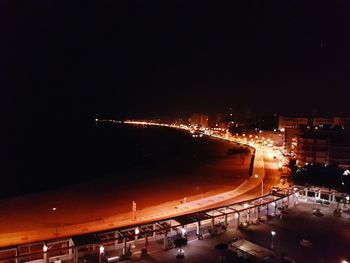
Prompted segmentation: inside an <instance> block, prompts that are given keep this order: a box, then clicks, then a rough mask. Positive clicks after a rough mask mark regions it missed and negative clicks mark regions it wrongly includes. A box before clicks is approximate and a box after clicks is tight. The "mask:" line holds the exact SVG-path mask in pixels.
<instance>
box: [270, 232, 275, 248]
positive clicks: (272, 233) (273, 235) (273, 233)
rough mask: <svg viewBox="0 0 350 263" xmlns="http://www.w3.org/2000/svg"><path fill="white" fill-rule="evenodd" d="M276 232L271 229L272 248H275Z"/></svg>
mask: <svg viewBox="0 0 350 263" xmlns="http://www.w3.org/2000/svg"><path fill="white" fill-rule="evenodd" d="M275 235H276V232H275V231H271V249H273V238H274V237H275Z"/></svg>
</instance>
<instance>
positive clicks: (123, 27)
mask: <svg viewBox="0 0 350 263" xmlns="http://www.w3.org/2000/svg"><path fill="white" fill-rule="evenodd" d="M0 8H1V12H2V14H1V16H0V17H1V18H0V19H1V21H0V22H1V25H2V32H1V39H2V41H1V55H2V56H1V57H2V59H1V66H2V67H1V78H2V80H4V84H3V85H2V86H3V87H4V89H3V92H4V94H3V95H2V96H1V97H2V100H3V101H2V103H1V104H2V106H3V107H4V109H2V111H3V112H5V115H6V116H7V117H10V118H13V117H19V118H23V119H28V116H30V118H51V119H55V118H57V119H58V120H60V119H63V118H68V119H70V118H71V119H73V120H75V119H79V118H80V117H87V116H90V115H92V116H101V117H102V116H115V117H129V116H130V117H139V116H140V117H147V116H167V115H181V114H189V113H191V112H209V113H210V112H215V111H220V110H222V109H225V108H227V107H228V106H232V107H233V108H240V107H248V108H251V109H253V110H255V111H259V112H266V113H270V112H280V113H304V112H305V113H309V112H311V111H312V110H314V109H317V110H318V111H319V112H320V113H323V114H333V113H334V114H337V115H339V114H341V115H343V114H349V113H350V111H349V107H348V106H347V105H348V104H347V101H348V98H349V95H350V92H349V90H350V89H349V84H350V83H349V82H350V74H349V70H350V64H349V61H350V60H349V55H350V48H349V47H350V30H349V28H350V4H349V2H348V1H347V0H343V1H340V0H335V1H323V0H321V1H319V0H308V1H299V0H288V1H280V0H278V1H273V0H272V1H271V0H268V1H264V0H257V1H250V0H236V1H233V0H232V1H227V0H225V1H203V0H201V1H189V0H184V1H151V0H136V1H135V0H126V1H125V0H108V1H62V0H60V1H58V0H57V1H53V0H37V1H22V3H19V1H18V2H17V1H5V2H4V1H2V2H1V7H0Z"/></svg>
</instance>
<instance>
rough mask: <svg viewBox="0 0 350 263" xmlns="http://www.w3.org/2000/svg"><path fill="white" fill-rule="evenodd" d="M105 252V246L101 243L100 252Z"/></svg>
mask: <svg viewBox="0 0 350 263" xmlns="http://www.w3.org/2000/svg"><path fill="white" fill-rule="evenodd" d="M104 253H105V247H104V246H103V245H101V246H100V254H101V255H102V254H104Z"/></svg>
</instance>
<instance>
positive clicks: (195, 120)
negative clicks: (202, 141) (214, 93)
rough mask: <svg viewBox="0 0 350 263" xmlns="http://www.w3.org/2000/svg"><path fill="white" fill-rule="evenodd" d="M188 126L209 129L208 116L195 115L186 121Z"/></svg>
mask: <svg viewBox="0 0 350 263" xmlns="http://www.w3.org/2000/svg"><path fill="white" fill-rule="evenodd" d="M188 122H189V125H190V126H192V127H199V128H208V127H209V117H208V115H204V114H198V113H195V114H193V115H192V116H191V118H190V119H189V120H188Z"/></svg>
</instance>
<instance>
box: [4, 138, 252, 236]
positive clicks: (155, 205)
mask: <svg viewBox="0 0 350 263" xmlns="http://www.w3.org/2000/svg"><path fill="white" fill-rule="evenodd" d="M210 139H215V138H210ZM225 144H226V145H227V147H231V146H232V142H231V143H229V142H225ZM246 159H247V158H245V160H244V161H245V165H243V166H244V167H247V164H246V162H247V160H246ZM239 161H240V160H239V159H238V158H227V159H226V160H221V163H220V162H219V163H218V162H212V163H210V164H209V165H204V166H206V167H202V168H198V169H199V170H197V171H195V172H197V174H200V173H201V169H202V171H203V169H205V170H206V169H209V170H210V169H214V170H215V169H217V168H218V167H216V166H215V164H219V165H221V166H222V168H223V169H222V171H223V172H224V173H227V172H228V171H226V170H225V165H227V163H228V162H229V163H230V164H231V165H236V166H239V164H238V162H239ZM225 163H226V164H225ZM234 169H236V167H235V166H234ZM242 169H243V168H242ZM238 170H239V169H238ZM235 171H236V173H237V169H236V170H235ZM191 172H192V171H191ZM201 178H202V177H198V178H197V179H198V180H199V181H201V180H202V179H201ZM204 178H206V177H205V176H204ZM232 178H234V177H232V176H231V177H229V178H226V179H225V180H226V181H225V180H223V181H222V182H221V185H220V182H218V181H219V179H220V178H218V177H216V176H211V179H210V178H209V179H210V181H206V182H205V183H206V184H216V185H214V186H211V185H210V187H209V188H203V192H202V193H200V190H202V189H199V190H198V191H197V192H195V191H192V194H191V195H188V196H186V197H187V200H188V202H191V201H195V200H198V199H200V198H205V197H208V196H209V195H210V196H212V195H216V194H220V193H222V192H226V191H228V190H232V189H233V188H235V187H237V186H238V185H239V184H240V183H241V182H242V180H237V178H235V182H236V183H233V182H232ZM209 179H206V180H209ZM238 179H239V178H238ZM240 179H242V178H240ZM194 185H195V184H194ZM98 187H99V184H95V183H93V184H91V185H90V186H89V187H88V188H80V189H78V191H79V193H80V194H82V199H81V200H80V201H81V203H79V200H74V198H77V197H76V196H75V195H74V194H76V192H75V191H76V190H73V189H71V191H68V192H64V197H63V201H64V202H63V201H62V200H61V201H60V200H59V198H60V197H61V198H62V196H60V195H59V194H58V195H57V192H56V195H55V194H54V195H52V196H51V197H47V196H45V194H43V195H42V194H34V195H31V196H29V197H28V196H26V197H18V198H15V199H16V200H15V202H10V203H11V204H10V206H11V209H10V210H11V211H12V213H11V212H9V213H8V214H7V216H6V217H5V216H2V217H0V222H1V224H0V233H9V232H10V233H9V234H10V235H17V236H20V235H23V233H27V234H28V231H29V232H31V229H32V230H33V231H34V232H35V231H37V230H40V231H41V232H42V231H43V232H47V233H50V232H51V235H49V236H51V238H52V232H53V231H54V229H53V228H54V227H55V226H58V228H59V232H63V230H64V229H67V230H68V229H70V228H72V227H73V225H74V226H76V227H78V228H80V230H81V227H82V228H86V227H84V225H86V224H87V225H91V224H95V223H96V222H102V221H103V222H105V221H110V220H116V219H113V218H114V217H115V216H118V217H119V216H120V217H121V218H123V217H125V216H128V215H129V212H125V211H124V212H122V210H120V209H118V207H116V205H117V204H116V203H115V200H104V198H103V196H102V197H101V196H96V197H95V198H90V199H89V200H84V199H83V197H84V195H89V193H91V190H96V188H98ZM171 188H173V186H171V185H170V186H169V189H171ZM110 189H113V187H111V188H110ZM115 190H116V191H117V190H118V187H116V188H115ZM193 190H194V189H193ZM83 191H86V192H85V193H84V192H83ZM58 192H59V191H58ZM145 195H146V196H148V197H149V195H148V193H147V192H145ZM107 196H108V195H107ZM178 196H179V195H178ZM120 198H121V199H122V200H123V197H120ZM149 198H150V197H149ZM78 199H79V198H78ZM151 199H152V198H151ZM169 200H170V201H169ZM180 200H181V199H178V198H167V200H166V201H165V202H164V201H161V200H159V201H161V202H157V199H156V200H153V201H155V202H151V204H150V205H149V204H144V205H143V204H142V201H140V202H138V209H141V211H143V212H145V213H146V212H147V211H154V210H157V209H160V208H161V207H163V208H164V207H174V206H176V205H177V204H179V203H180ZM67 201H68V202H70V203H71V206H70V208H69V207H63V208H62V206H63V204H64V203H65V202H67ZM82 202H85V203H82ZM86 202H89V205H86ZM123 202H127V204H125V205H126V207H127V210H129V207H131V200H130V204H129V202H128V201H123ZM33 203H34V204H36V206H35V207H34V209H31V210H34V211H30V212H26V211H25V210H27V209H28V207H31V206H33ZM84 206H85V209H84ZM20 207H23V208H22V210H20ZM52 207H57V211H56V212H55V214H53V212H52ZM0 208H1V209H2V210H3V211H6V206H5V207H4V204H3V202H1V201H0ZM88 208H90V209H88ZM16 209H18V210H16ZM104 209H109V211H108V212H107V211H105V210H104ZM84 210H85V213H88V212H89V210H90V211H95V212H94V213H95V215H93V216H92V217H91V216H90V219H89V220H84V219H83V217H84V216H82V217H81V218H79V216H78V217H76V218H75V219H73V218H72V217H71V218H70V219H69V218H68V219H67V214H68V217H70V216H72V213H77V214H79V213H84V212H82V211H84ZM69 211H70V212H69ZM91 219H93V220H91ZM101 220H102V221H101ZM118 220H119V219H118ZM28 221H30V222H29V223H28ZM84 221H85V222H86V221H88V222H86V223H84ZM120 222H123V220H121V221H120ZM18 226H20V228H18ZM80 226H81V227H80ZM16 229H17V230H16ZM35 229H36V230H35ZM23 231H24V232H23ZM15 233H17V234H15ZM21 233H22V234H21ZM5 235H6V234H5ZM59 236H60V237H62V236H63V233H62V235H59ZM0 237H4V236H3V234H1V235H0ZM32 241H33V240H32ZM27 242H28V240H25V241H22V243H27Z"/></svg>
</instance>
